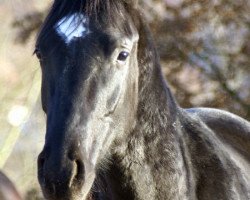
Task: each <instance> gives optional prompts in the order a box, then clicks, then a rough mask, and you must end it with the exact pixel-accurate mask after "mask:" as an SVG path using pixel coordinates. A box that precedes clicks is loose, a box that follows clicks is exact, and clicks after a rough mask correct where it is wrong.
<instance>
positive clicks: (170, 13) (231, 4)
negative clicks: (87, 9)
mask: <svg viewBox="0 0 250 200" xmlns="http://www.w3.org/2000/svg"><path fill="white" fill-rule="evenodd" d="M141 6H142V8H143V12H144V14H145V16H146V19H147V21H148V23H149V24H150V27H151V28H152V31H153V34H154V36H155V40H156V44H157V47H158V49H159V54H160V57H161V60H162V64H163V70H164V73H165V74H166V76H167V80H168V81H169V83H170V85H171V87H172V90H173V91H174V93H175V95H176V97H177V99H178V102H179V103H180V105H182V106H183V107H191V106H192V107H193V106H206V107H217V108H222V109H225V110H228V111H230V112H233V113H236V114H238V115H241V116H243V117H244V118H247V119H248V120H249V119H250V56H249V55H250V12H249V10H250V1H249V0H237V1H233V0H198V1H197V0H141ZM46 13H47V9H46V10H44V12H39V11H34V12H32V13H28V14H26V15H24V16H23V18H21V19H18V20H14V23H13V25H14V27H15V28H17V29H18V34H17V39H18V41H19V42H21V43H25V42H26V41H27V39H28V38H29V36H30V35H31V34H33V32H35V31H37V29H38V27H39V26H40V25H41V23H42V20H43V18H44V16H45V15H46Z"/></svg>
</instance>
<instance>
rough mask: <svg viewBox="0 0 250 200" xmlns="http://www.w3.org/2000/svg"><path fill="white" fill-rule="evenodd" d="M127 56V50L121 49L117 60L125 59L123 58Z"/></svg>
mask: <svg viewBox="0 0 250 200" xmlns="http://www.w3.org/2000/svg"><path fill="white" fill-rule="evenodd" d="M128 56H129V52H127V51H122V52H121V53H120V54H119V56H118V58H117V60H119V61H125V60H126V59H127V57H128Z"/></svg>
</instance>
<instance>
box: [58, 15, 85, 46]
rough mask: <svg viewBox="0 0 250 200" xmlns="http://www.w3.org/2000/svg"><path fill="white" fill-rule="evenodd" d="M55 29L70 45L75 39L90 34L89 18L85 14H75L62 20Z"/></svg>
mask: <svg viewBox="0 0 250 200" xmlns="http://www.w3.org/2000/svg"><path fill="white" fill-rule="evenodd" d="M55 29H56V31H57V33H58V34H59V35H60V36H61V37H63V38H64V39H65V42H66V43H67V44H69V43H70V42H71V41H72V40H73V39H74V38H80V37H85V36H86V35H87V34H88V33H89V27H88V18H87V17H85V16H84V15H83V14H80V13H74V14H72V15H70V16H66V17H64V18H62V19H61V20H60V21H59V22H58V23H57V24H56V26H55Z"/></svg>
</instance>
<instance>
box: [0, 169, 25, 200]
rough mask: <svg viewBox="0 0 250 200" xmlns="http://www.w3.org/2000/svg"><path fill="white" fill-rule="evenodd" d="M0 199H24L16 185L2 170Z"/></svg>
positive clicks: (0, 174) (0, 173)
mask: <svg viewBox="0 0 250 200" xmlns="http://www.w3.org/2000/svg"><path fill="white" fill-rule="evenodd" d="M0 199H1V200H22V198H21V195H20V194H19V193H18V191H17V189H16V187H15V186H14V184H13V183H12V182H11V180H10V179H9V178H8V177H7V176H6V175H5V174H4V173H3V172H1V171H0Z"/></svg>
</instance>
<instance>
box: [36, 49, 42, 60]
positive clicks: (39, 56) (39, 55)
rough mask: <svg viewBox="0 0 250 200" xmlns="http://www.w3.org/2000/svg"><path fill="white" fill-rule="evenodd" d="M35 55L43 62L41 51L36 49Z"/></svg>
mask: <svg viewBox="0 0 250 200" xmlns="http://www.w3.org/2000/svg"><path fill="white" fill-rule="evenodd" d="M34 54H36V57H37V58H38V59H39V60H42V53H41V52H40V51H39V49H35V51H34Z"/></svg>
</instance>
